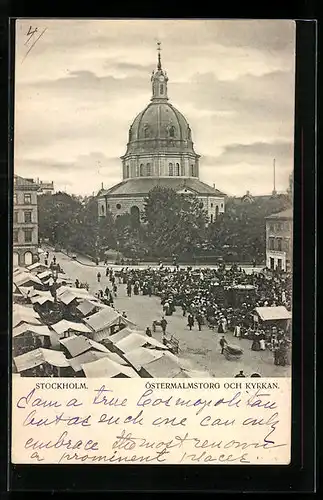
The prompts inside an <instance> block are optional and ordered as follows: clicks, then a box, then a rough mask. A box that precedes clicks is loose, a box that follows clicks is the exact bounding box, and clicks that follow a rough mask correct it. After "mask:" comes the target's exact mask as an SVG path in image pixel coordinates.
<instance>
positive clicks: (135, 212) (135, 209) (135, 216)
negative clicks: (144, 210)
mask: <svg viewBox="0 0 323 500" xmlns="http://www.w3.org/2000/svg"><path fill="white" fill-rule="evenodd" d="M130 214H131V215H132V217H133V219H134V220H135V221H137V222H139V221H140V210H139V208H138V207H137V206H136V205H134V206H133V207H131V209H130Z"/></svg>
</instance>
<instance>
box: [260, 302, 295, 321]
mask: <svg viewBox="0 0 323 500" xmlns="http://www.w3.org/2000/svg"><path fill="white" fill-rule="evenodd" d="M255 311H256V312H257V314H258V315H259V317H260V319H261V320H262V321H273V320H281V319H291V317H292V313H291V312H290V311H288V310H287V309H286V307H285V306H275V307H256V308H255Z"/></svg>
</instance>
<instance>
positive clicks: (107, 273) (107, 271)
mask: <svg viewBox="0 0 323 500" xmlns="http://www.w3.org/2000/svg"><path fill="white" fill-rule="evenodd" d="M105 275H106V276H109V267H108V266H107V268H106V270H105Z"/></svg>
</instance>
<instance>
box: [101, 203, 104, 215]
mask: <svg viewBox="0 0 323 500" xmlns="http://www.w3.org/2000/svg"><path fill="white" fill-rule="evenodd" d="M101 215H104V206H103V205H101Z"/></svg>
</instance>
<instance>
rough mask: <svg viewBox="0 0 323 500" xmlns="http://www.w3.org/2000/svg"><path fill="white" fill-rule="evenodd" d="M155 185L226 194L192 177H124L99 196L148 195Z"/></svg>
mask: <svg viewBox="0 0 323 500" xmlns="http://www.w3.org/2000/svg"><path fill="white" fill-rule="evenodd" d="M157 186H162V187H166V188H170V189H173V190H175V191H185V189H187V190H188V191H194V192H195V193H196V194H197V195H203V194H204V195H213V196H220V197H225V196H226V195H225V194H224V193H222V192H221V191H219V190H218V189H214V188H213V187H211V186H209V185H208V184H205V183H204V182H202V181H200V180H199V179H196V178H194V177H185V178H184V177H137V178H133V179H126V180H125V181H122V182H120V183H119V184H116V185H115V186H112V187H111V188H110V189H108V190H107V191H104V192H103V193H102V194H101V196H108V197H110V196H116V197H118V196H123V195H137V196H148V193H149V191H151V190H152V189H153V188H155V187H157Z"/></svg>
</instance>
